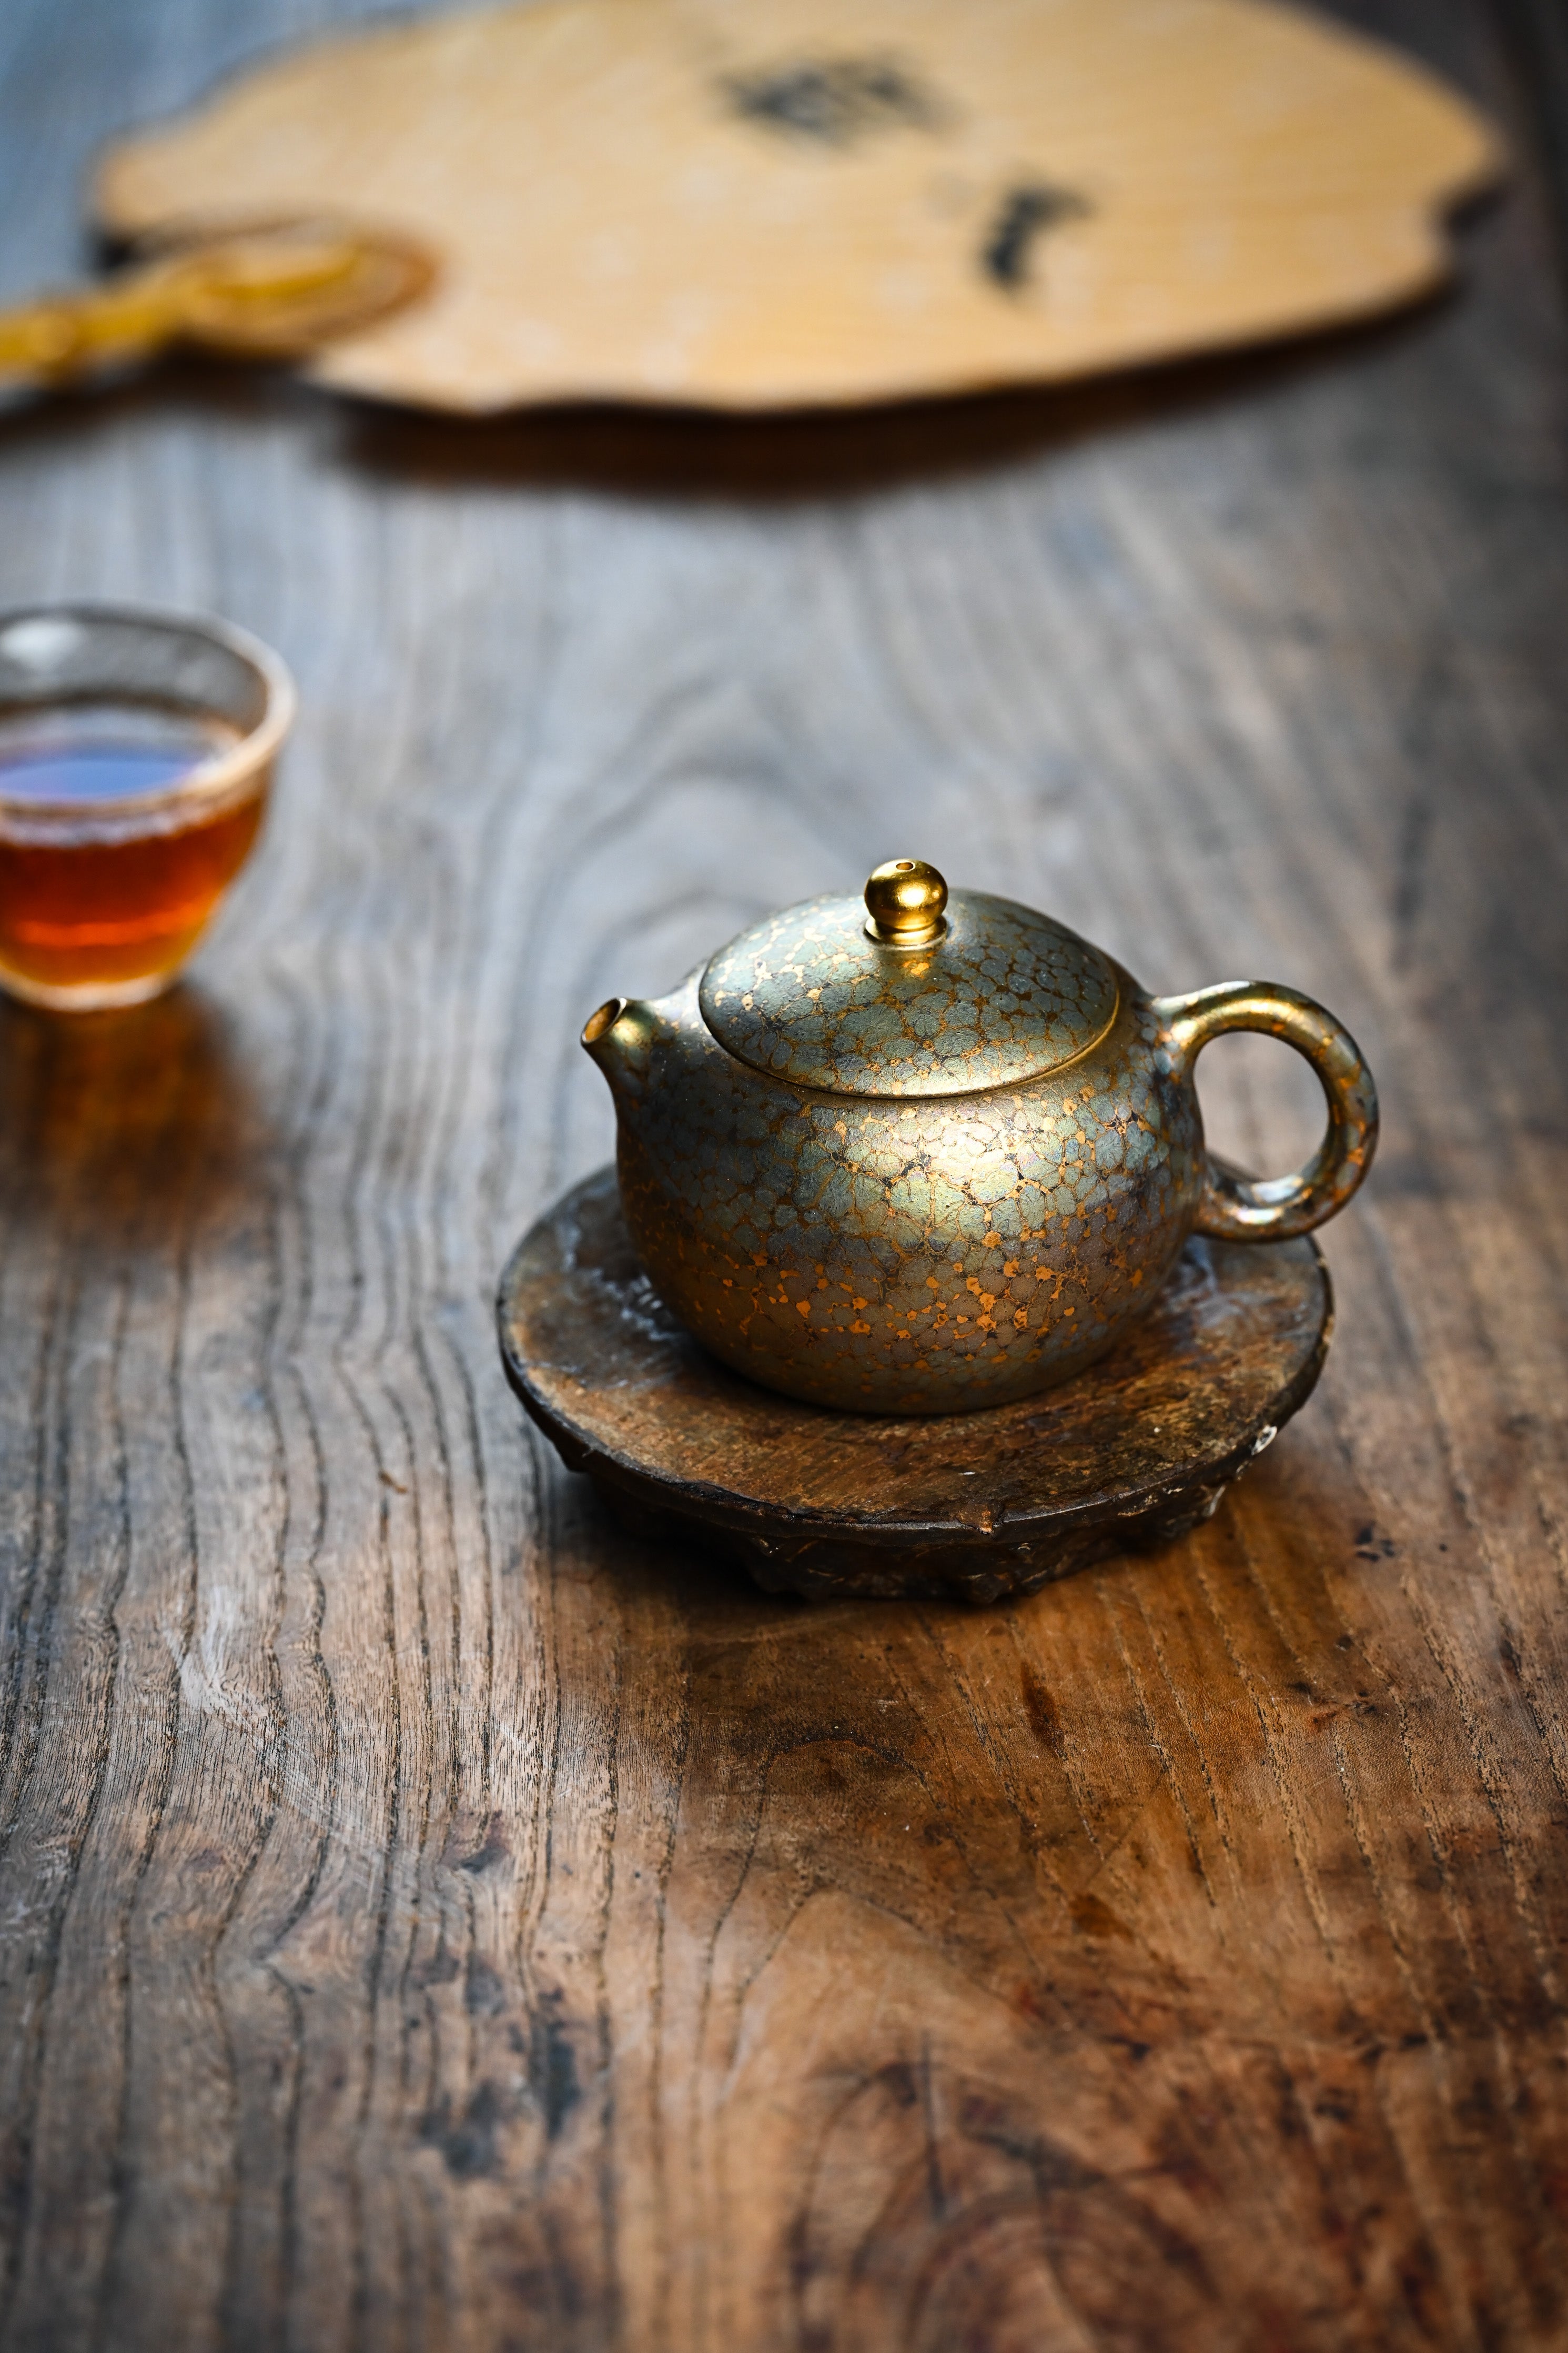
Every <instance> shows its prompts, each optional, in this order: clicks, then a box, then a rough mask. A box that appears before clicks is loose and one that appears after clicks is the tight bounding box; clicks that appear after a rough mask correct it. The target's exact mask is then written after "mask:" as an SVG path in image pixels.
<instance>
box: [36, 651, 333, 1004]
mask: <svg viewBox="0 0 1568 2353" xmlns="http://www.w3.org/2000/svg"><path fill="white" fill-rule="evenodd" d="M293 715H294V689H293V684H292V681H290V679H289V673H288V671H287V670H285V668H284V666H283V664H282V663H281V662H280V661H279V659H278V657H277V655H276V654H274V653H271V652H269V651H268V649H267V648H266V647H265V646H263V645H261V644H259V643H258V641H257V639H256V638H251V637H248V636H247V635H246V633H245V632H244V631H243V630H240V629H235V628H229V627H228V626H227V625H226V624H225V623H222V622H217V621H207V620H200V621H197V620H185V619H183V618H179V617H174V616H165V615H163V614H157V613H144V612H139V611H137V610H135V609H133V608H116V607H107V606H88V605H79V606H46V607H36V608H34V609H31V610H25V611H13V612H8V613H4V614H0V988H5V989H6V990H8V991H9V992H10V993H11V995H12V996H14V997H25V998H26V999H27V1000H28V1001H29V1002H30V1003H32V1004H34V1005H46V1006H50V1007H52V1008H57V1009H59V1010H65V1011H73V1012H90V1011H94V1010H96V1009H98V1008H102V1007H105V1006H113V1005H134V1004H137V1003H139V1002H140V1001H141V1000H142V998H144V997H155V996H156V995H157V994H158V992H159V991H160V989H163V988H166V987H168V985H169V983H170V982H171V981H172V980H173V979H174V976H175V974H176V973H177V972H178V971H179V969H180V967H181V965H183V964H184V961H185V959H186V957H187V956H188V955H190V953H191V950H192V949H193V948H194V947H195V944H196V942H197V941H198V940H199V939H200V937H201V935H202V934H203V932H204V931H205V929H206V926H207V924H208V923H210V921H211V920H212V917H213V915H214V914H215V913H216V910H217V908H218V906H219V905H220V903H221V902H222V901H223V898H224V896H225V894H226V892H227V890H228V887H229V884H230V883H231V882H232V881H233V880H234V878H235V876H236V875H237V873H238V871H239V870H240V868H241V867H242V866H243V865H244V863H245V860H246V859H247V857H248V856H249V854H250V850H251V848H252V846H253V844H254V842H255V840H256V837H257V834H258V830H259V828H260V824H261V818H262V814H263V811H264V808H265V807H266V800H267V792H268V785H269V784H270V782H271V776H272V765H273V762H274V760H275V758H276V756H277V753H278V748H279V744H281V742H282V740H283V738H284V736H285V734H286V733H288V730H289V723H290V722H291V720H292V718H293Z"/></svg>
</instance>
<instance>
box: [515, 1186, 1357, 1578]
mask: <svg viewBox="0 0 1568 2353" xmlns="http://www.w3.org/2000/svg"><path fill="white" fill-rule="evenodd" d="M497 1313H498V1316H499V1320H500V1345H501V1356H502V1358H503V1359H504V1362H505V1365H506V1370H507V1376H508V1377H509V1379H510V1382H511V1385H512V1387H513V1388H514V1389H515V1390H516V1391H517V1393H518V1396H519V1397H520V1398H521V1399H522V1402H523V1404H524V1405H525V1406H526V1407H527V1409H528V1411H529V1413H530V1414H531V1416H532V1418H533V1419H534V1420H535V1421H536V1422H537V1423H538V1424H539V1427H540V1428H541V1430H543V1431H544V1432H545V1434H546V1436H547V1437H548V1438H549V1439H550V1440H552V1443H553V1444H554V1446H555V1449H556V1451H557V1452H558V1453H559V1454H560V1456H561V1459H562V1461H563V1462H564V1463H565V1464H566V1466H567V1468H568V1469H569V1470H572V1471H581V1472H586V1473H587V1475H588V1476H589V1477H590V1478H591V1479H592V1480H593V1481H594V1482H595V1486H596V1487H597V1488H598V1489H599V1492H600V1493H601V1494H602V1495H604V1497H605V1500H606V1502H608V1503H609V1504H610V1505H611V1506H612V1507H613V1509H614V1510H615V1512H616V1515H617V1517H619V1518H620V1519H621V1520H622V1521H623V1522H624V1523H625V1524H626V1525H629V1526H631V1527H632V1528H633V1529H635V1530H636V1531H637V1532H638V1533H640V1534H644V1535H652V1536H654V1537H657V1538H661V1539H665V1540H670V1539H673V1540H676V1541H686V1542H689V1543H696V1544H699V1545H700V1546H703V1547H704V1548H706V1549H707V1550H709V1551H713V1552H717V1553H720V1554H721V1555H722V1556H724V1557H726V1558H728V1559H730V1560H733V1561H737V1562H739V1563H740V1565H741V1566H742V1567H744V1568H745V1569H746V1570H748V1571H749V1573H750V1574H751V1576H752V1577H753V1578H754V1579H755V1581H756V1583H757V1584H758V1585H760V1586H762V1587H763V1589H764V1590H765V1591H767V1592H770V1593H780V1592H791V1593H799V1594H804V1595H807V1596H810V1597H822V1596H827V1595H836V1594H837V1595H856V1596H860V1597H874V1598H887V1599H893V1598H900V1597H902V1598H909V1599H916V1598H921V1597H925V1598H952V1599H963V1600H965V1601H972V1602H989V1601H996V1600H1000V1599H1002V1598H1003V1597H1005V1596H1006V1595H1010V1594H1019V1593H1031V1592H1033V1591H1034V1590H1035V1589H1036V1588H1037V1587H1038V1586H1041V1585H1044V1584H1047V1582H1048V1581H1049V1580H1050V1579H1051V1578H1053V1577H1066V1576H1068V1574H1069V1573H1070V1572H1071V1571H1072V1570H1073V1569H1077V1568H1082V1567H1086V1566H1087V1565H1088V1564H1089V1562H1090V1561H1093V1560H1096V1559H1099V1558H1100V1556H1102V1555H1104V1554H1106V1553H1109V1552H1121V1551H1125V1550H1127V1549H1129V1548H1130V1547H1132V1546H1142V1545H1149V1544H1159V1543H1164V1542H1168V1541H1169V1540H1170V1539H1172V1538H1173V1537H1175V1536H1180V1535H1185V1534H1186V1533H1187V1531H1188V1529H1190V1528H1193V1527H1195V1526H1196V1525H1197V1524H1198V1522H1199V1521H1201V1520H1205V1519H1207V1518H1208V1516H1209V1515H1210V1514H1211V1513H1212V1512H1214V1511H1215V1509H1216V1507H1217V1506H1218V1504H1219V1502H1220V1499H1221V1497H1222V1495H1223V1494H1224V1493H1225V1490H1226V1487H1227V1486H1228V1485H1229V1483H1230V1482H1231V1481H1232V1480H1233V1479H1237V1478H1239V1477H1240V1475H1241V1473H1242V1472H1243V1471H1245V1470H1246V1469H1247V1465H1248V1463H1249V1462H1251V1461H1253V1460H1254V1459H1255V1457H1256V1456H1258V1454H1260V1453H1262V1451H1263V1450H1264V1448H1265V1447H1266V1446H1268V1445H1269V1444H1270V1443H1271V1442H1272V1440H1274V1438H1275V1437H1276V1436H1277V1435H1278V1434H1279V1430H1282V1429H1283V1427H1284V1425H1285V1423H1286V1422H1287V1421H1289V1419H1290V1417H1291V1415H1292V1414H1293V1413H1295V1412H1297V1411H1298V1410H1299V1409H1300V1407H1301V1406H1302V1405H1303V1404H1304V1403H1305V1402H1306V1400H1307V1398H1309V1397H1310V1394H1311V1392H1312V1388H1313V1387H1314V1385H1315V1383H1316V1381H1317V1378H1318V1375H1319V1373H1320V1372H1321V1369H1322V1365H1323V1359H1324V1357H1325V1356H1326V1355H1327V1353H1328V1345H1329V1334H1330V1330H1331V1325H1332V1322H1333V1298H1332V1293H1331V1290H1330V1286H1329V1275H1328V1269H1327V1268H1326V1267H1325V1265H1324V1264H1323V1261H1322V1259H1321V1257H1320V1255H1319V1253H1318V1250H1317V1249H1316V1247H1315V1246H1314V1244H1313V1243H1312V1242H1310V1240H1301V1241H1291V1242H1279V1243H1275V1244H1274V1245H1272V1246H1271V1247H1270V1248H1268V1249H1267V1250H1259V1249H1258V1248H1256V1247H1248V1246H1247V1245H1246V1244H1241V1243H1235V1242H1217V1241H1204V1240H1193V1241H1190V1242H1189V1243H1188V1244H1187V1247H1186V1250H1185V1251H1184V1253H1183V1255H1182V1257H1181V1259H1180V1260H1179V1261H1178V1262H1177V1266H1176V1271H1175V1273H1174V1274H1173V1277H1172V1279H1171V1281H1170V1282H1169V1284H1168V1285H1167V1287H1166V1290H1165V1293H1164V1294H1163V1298H1162V1299H1161V1301H1160V1303H1159V1304H1158V1305H1157V1306H1156V1307H1155V1308H1154V1309H1153V1310H1152V1312H1151V1314H1148V1315H1147V1316H1146V1317H1145V1318H1144V1319H1143V1321H1142V1323H1141V1324H1137V1325H1136V1326H1135V1327H1134V1329H1133V1331H1132V1332H1131V1334H1130V1335H1129V1336H1128V1337H1127V1338H1126V1339H1125V1340H1124V1341H1123V1342H1122V1343H1121V1345H1120V1346H1119V1347H1118V1348H1117V1349H1116V1350H1115V1351H1114V1352H1113V1354H1112V1355H1110V1356H1106V1357H1103V1358H1102V1359H1101V1360H1100V1363H1099V1364H1097V1365H1094V1366H1090V1368H1089V1371H1088V1372H1085V1373H1081V1374H1079V1377H1078V1378H1077V1379H1076V1380H1072V1381H1069V1382H1068V1383H1066V1384H1065V1385H1064V1386H1063V1387H1062V1388H1055V1389H1047V1391H1045V1392H1044V1393H1043V1394H1042V1395H1040V1396H1037V1397H1034V1398H1026V1399H1024V1400H1023V1401H1022V1402H1021V1403H1019V1404H1016V1405H1007V1406H994V1407H992V1408H991V1409H989V1410H987V1411H985V1412H981V1413H963V1414H949V1415H943V1416H940V1417H937V1418H934V1419H912V1420H904V1421H897V1420H889V1419H884V1418H879V1417H873V1416H869V1415H863V1414H853V1413H833V1412H828V1411H826V1410H824V1409H822V1408H820V1407H817V1406H810V1405H802V1404H797V1403H795V1401H794V1400H793V1399H792V1398H785V1397H781V1396H778V1395H775V1394H774V1392H773V1391H772V1390H770V1389H764V1388H757V1387H756V1386H755V1385H754V1384H753V1383H752V1382H751V1381H748V1380H745V1379H743V1378H742V1377H741V1375H739V1374H738V1373H732V1372H731V1371H730V1370H729V1369H728V1367H727V1366H724V1365H721V1363H720V1362H719V1360H718V1358H717V1357H715V1356H710V1355H709V1354H708V1352H707V1351H706V1350H705V1349H704V1348H703V1347H702V1346H701V1345H700V1344H699V1343H698V1342H697V1341H696V1340H694V1339H692V1338H691V1337H690V1335H689V1334H688V1333H687V1332H686V1331H685V1330H684V1328H683V1327H682V1326H681V1325H680V1324H679V1323H678V1322H677V1321H676V1319H675V1317H674V1316H673V1315H671V1314H670V1313H669V1311H668V1309H667V1308H666V1307H665V1306H664V1305H663V1304H662V1303H661V1302H660V1301H659V1300H658V1297H657V1296H656V1294H655V1293H654V1292H653V1290H652V1289H651V1287H650V1286H649V1284H648V1282H647V1277H646V1276H645V1275H644V1274H643V1272H642V1271H641V1269H640V1267H639V1266H638V1264H637V1258H636V1256H635V1254H634V1252H633V1250H632V1245H631V1241H630V1239H629V1237H628V1235H627V1233H626V1226H625V1223H624V1222H623V1219H622V1217H621V1208H620V1198H619V1194H618V1191H617V1188H616V1172H615V1170H614V1169H613V1168H603V1169H601V1170H600V1171H599V1172H598V1174H597V1175H596V1176H590V1177H589V1178H588V1179H587V1180H586V1181H585V1182H584V1184H581V1185H579V1186H577V1187H575V1188H574V1191H572V1192H570V1193H568V1194H566V1195H565V1196H564V1197H563V1198H562V1199H561V1200H560V1201H558V1202H557V1203H556V1205H555V1207H554V1208H552V1210H550V1212H549V1213H548V1215H547V1216H545V1217H543V1218H542V1219H540V1221H539V1223H538V1224H537V1225H536V1226H535V1227H534V1228H533V1229H532V1230H531V1232H530V1233H529V1234H527V1235H526V1236H525V1237H524V1239H523V1240H522V1241H521V1243H520V1244H519V1245H518V1247H517V1249H516V1250H515V1251H514V1252H513V1253H512V1256H511V1259H510V1261H509V1263H508V1265H507V1268H506V1271H505V1272H504V1274H503V1275H502V1277H501V1282H500V1296H499V1299H498V1302H497Z"/></svg>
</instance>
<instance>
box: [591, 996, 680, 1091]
mask: <svg viewBox="0 0 1568 2353" xmlns="http://www.w3.org/2000/svg"><path fill="white" fill-rule="evenodd" d="M665 1027H666V1024H665V1021H664V1018H663V1016H662V1015H661V1014H660V1012H659V1010H658V1007H657V1006H654V1005H645V1004H644V1003H643V1002H642V1000H641V999H640V998H639V997H606V999H605V1002H604V1004H603V1005H601V1006H600V1007H599V1008H598V1010H597V1012H595V1013H591V1014H590V1015H589V1016H588V1018H587V1020H586V1022H585V1023H584V1028H583V1046H584V1051H585V1052H587V1053H589V1054H591V1055H592V1056H593V1058H594V1060H595V1062H597V1064H598V1065H599V1068H600V1070H601V1071H603V1072H604V1073H605V1079H606V1080H607V1082H608V1083H609V1089H610V1092H611V1093H612V1094H613V1095H614V1096H615V1097H616V1101H617V1102H619V1101H620V1100H621V1099H622V1098H623V1096H625V1095H626V1093H627V1092H630V1091H631V1090H632V1089H633V1088H635V1086H636V1084H637V1081H638V1080H639V1079H641V1078H643V1077H644V1076H645V1075H646V1073H647V1058H648V1050H649V1048H650V1047H651V1046H652V1044H653V1042H654V1040H655V1039H656V1038H657V1037H658V1034H659V1032H660V1030H661V1029H664V1028H665Z"/></svg>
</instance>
